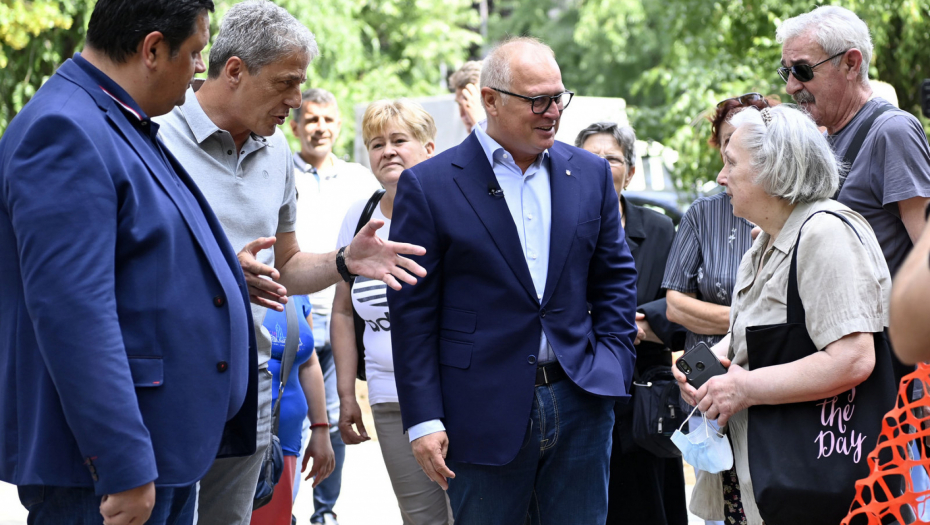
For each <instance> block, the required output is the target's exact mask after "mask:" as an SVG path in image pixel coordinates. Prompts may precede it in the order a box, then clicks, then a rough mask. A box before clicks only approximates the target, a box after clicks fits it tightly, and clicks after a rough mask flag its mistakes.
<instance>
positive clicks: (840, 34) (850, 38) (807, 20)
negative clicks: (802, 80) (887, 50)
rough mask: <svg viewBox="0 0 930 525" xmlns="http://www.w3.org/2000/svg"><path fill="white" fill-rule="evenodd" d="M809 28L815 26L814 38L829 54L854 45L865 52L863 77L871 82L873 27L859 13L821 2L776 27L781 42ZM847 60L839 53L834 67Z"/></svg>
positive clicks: (832, 62) (862, 78)
mask: <svg viewBox="0 0 930 525" xmlns="http://www.w3.org/2000/svg"><path fill="white" fill-rule="evenodd" d="M808 30H813V32H814V38H815V40H816V41H817V43H818V44H820V47H821V48H822V49H823V51H824V53H826V54H827V56H833V55H836V54H838V53H842V52H844V51H848V50H850V49H858V50H859V52H860V53H862V67H861V68H860V70H859V81H860V82H861V83H862V84H868V83H869V64H870V63H871V62H872V37H871V36H870V35H869V27H868V26H867V25H865V22H863V21H862V19H860V18H859V17H858V16H856V13H853V12H852V11H850V10H849V9H846V8H843V7H839V6H833V5H828V6H821V7H818V8H817V9H814V10H813V11H811V12H810V13H804V14H803V15H798V16H796V17H794V18H789V19H788V20H785V21H784V22H782V24H781V25H780V26H778V29H777V30H776V31H775V40H776V41H777V42H778V43H779V44H784V43H785V42H787V41H789V40H792V39H794V38H796V37H798V36H801V35H802V34H804V33H807V31H808ZM842 60H843V58H842V57H836V58H834V59H833V60H831V62H830V63H831V64H833V67H838V66H839V65H840V63H841V61H842Z"/></svg>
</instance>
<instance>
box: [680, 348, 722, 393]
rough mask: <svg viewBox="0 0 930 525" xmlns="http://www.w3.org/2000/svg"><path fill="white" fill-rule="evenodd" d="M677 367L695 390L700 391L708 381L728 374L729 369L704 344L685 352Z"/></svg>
mask: <svg viewBox="0 0 930 525" xmlns="http://www.w3.org/2000/svg"><path fill="white" fill-rule="evenodd" d="M675 366H676V367H677V368H678V370H679V371H681V373H682V374H684V375H685V377H687V379H688V384H689V385H691V386H693V387H694V389H695V390H697V389H700V388H701V387H702V386H703V385H704V383H706V382H707V380H708V379H710V378H712V377H714V376H717V375H721V374H726V373H727V369H726V368H724V367H723V365H722V364H721V363H720V360H719V359H717V354H715V353H714V351H713V350H711V348H710V347H709V346H707V343H704V342H701V343H698V344H697V345H695V346H694V348H692V349H691V350H688V351H687V352H685V354H684V355H683V356H681V357H679V358H678V361H676V362H675Z"/></svg>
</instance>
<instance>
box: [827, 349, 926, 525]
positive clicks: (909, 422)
mask: <svg viewBox="0 0 930 525" xmlns="http://www.w3.org/2000/svg"><path fill="white" fill-rule="evenodd" d="M915 382H916V383H921V384H922V386H923V392H924V396H923V397H922V398H921V399H918V400H916V401H908V399H907V391H908V389H909V387H910V386H911V384H912V383H915ZM918 386H920V385H918ZM928 388H930V365H927V364H920V365H918V367H917V370H916V371H914V372H912V373H910V374H908V375H906V376H904V378H903V379H901V385H900V387H899V389H898V401H897V403H896V404H895V407H894V408H893V409H891V410H890V411H889V412H888V413H887V414H885V419H884V421H883V422H882V432H881V434H880V435H879V437H878V444H877V445H876V447H875V450H873V451H872V452H871V453H870V454H869V456H868V462H869V470H870V471H871V474H870V475H869V476H868V477H866V478H865V479H862V480H859V481H857V482H856V498H855V499H854V500H853V503H852V506H851V507H850V510H849V514H847V515H846V518H844V519H843V522H842V525H866V524H868V525H879V524H882V523H900V524H908V523H915V516H914V514H915V513H916V515H917V516H922V517H923V518H924V520H926V519H927V518H928V517H930V483H928V481H930V478H928V472H930V454H928V452H930V451H928V449H927V443H930V439H928V438H930V397H928V396H930V392H928ZM908 451H910V453H909V452H908ZM914 451H916V454H914ZM914 455H916V456H917V457H913V458H912V457H911V456H914ZM900 480H904V486H905V490H904V493H903V494H902V495H900V496H895V497H890V498H889V497H888V496H887V495H888V494H891V490H889V487H891V486H893V485H895V484H897V485H898V486H900V483H899V482H900ZM896 482H898V483H896ZM891 520H895V521H891ZM916 522H917V523H926V521H923V520H920V519H919V518H918V519H917V520H916Z"/></svg>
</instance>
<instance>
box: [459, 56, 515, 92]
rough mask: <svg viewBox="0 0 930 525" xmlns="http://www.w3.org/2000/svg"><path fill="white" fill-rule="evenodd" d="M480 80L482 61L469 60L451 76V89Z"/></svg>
mask: <svg viewBox="0 0 930 525" xmlns="http://www.w3.org/2000/svg"><path fill="white" fill-rule="evenodd" d="M480 81H481V61H480V60H469V61H468V62H465V63H464V64H462V67H460V68H458V69H457V70H456V71H455V73H452V76H451V77H449V89H450V90H453V91H454V90H456V89H465V86H467V85H469V84H475V85H478V83H479V82H480ZM501 89H504V88H501Z"/></svg>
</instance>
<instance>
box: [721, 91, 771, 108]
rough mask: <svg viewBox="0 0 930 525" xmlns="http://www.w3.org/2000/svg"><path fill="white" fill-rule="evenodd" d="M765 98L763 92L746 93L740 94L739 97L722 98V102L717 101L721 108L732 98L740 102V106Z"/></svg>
mask: <svg viewBox="0 0 930 525" xmlns="http://www.w3.org/2000/svg"><path fill="white" fill-rule="evenodd" d="M763 98H764V97H763V96H762V94H761V93H746V94H745V95H740V96H738V97H733V98H727V99H724V100H721V101H720V102H718V103H717V107H718V108H719V107H721V106H723V105H724V104H726V103H727V102H729V101H731V100H735V101H737V102H739V105H740V106H748V105H750V104H752V103H753V102H755V101H757V100H762V99H763Z"/></svg>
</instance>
